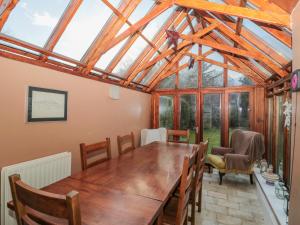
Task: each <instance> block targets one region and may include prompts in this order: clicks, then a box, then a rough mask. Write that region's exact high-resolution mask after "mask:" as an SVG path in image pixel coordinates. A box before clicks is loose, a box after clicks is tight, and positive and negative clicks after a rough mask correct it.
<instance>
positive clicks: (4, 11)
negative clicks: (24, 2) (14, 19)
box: [0, 0, 19, 30]
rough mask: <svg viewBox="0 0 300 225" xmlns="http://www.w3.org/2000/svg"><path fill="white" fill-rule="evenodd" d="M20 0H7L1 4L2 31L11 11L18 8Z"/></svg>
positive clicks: (0, 28)
mask: <svg viewBox="0 0 300 225" xmlns="http://www.w3.org/2000/svg"><path fill="white" fill-rule="evenodd" d="M18 2H19V0H6V1H3V3H2V4H0V30H2V28H3V26H4V24H5V22H6V21H7V19H8V17H9V15H10V13H11V11H12V10H13V9H14V8H15V7H16V5H17V4H18Z"/></svg>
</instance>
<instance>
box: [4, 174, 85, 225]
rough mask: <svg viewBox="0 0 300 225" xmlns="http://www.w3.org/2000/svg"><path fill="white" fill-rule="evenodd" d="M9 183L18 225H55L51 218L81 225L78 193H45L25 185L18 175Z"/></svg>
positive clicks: (11, 177) (13, 176)
mask: <svg viewBox="0 0 300 225" xmlns="http://www.w3.org/2000/svg"><path fill="white" fill-rule="evenodd" d="M9 181H10V186H11V191H12V197H13V202H14V206H15V211H16V217H17V223H18V225H24V224H28V225H36V224H52V223H53V224H55V223H54V221H52V222H50V221H51V220H49V218H50V217H55V218H59V219H65V220H67V221H68V224H69V225H80V224H81V216H80V208H79V194H78V192H75V191H72V192H70V193H69V194H67V195H58V194H53V193H49V192H45V191H42V190H39V189H35V188H33V187H31V186H29V185H27V184H25V183H24V182H22V181H21V178H20V175H17V174H15V175H12V176H10V177H9ZM29 209H31V210H29ZM33 212H37V213H36V214H34V213H33ZM42 215H45V216H44V217H43V216H42Z"/></svg>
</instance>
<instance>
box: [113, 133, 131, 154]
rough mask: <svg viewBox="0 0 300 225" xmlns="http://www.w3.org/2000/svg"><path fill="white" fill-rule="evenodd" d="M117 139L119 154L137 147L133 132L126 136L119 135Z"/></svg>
mask: <svg viewBox="0 0 300 225" xmlns="http://www.w3.org/2000/svg"><path fill="white" fill-rule="evenodd" d="M117 141H118V151H119V155H122V154H125V153H127V152H131V151H133V150H134V149H135V144H134V134H133V132H131V133H130V134H128V135H125V136H118V137H117Z"/></svg>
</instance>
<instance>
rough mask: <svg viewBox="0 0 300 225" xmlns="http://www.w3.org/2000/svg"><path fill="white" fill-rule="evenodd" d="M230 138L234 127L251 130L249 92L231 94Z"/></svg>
mask: <svg viewBox="0 0 300 225" xmlns="http://www.w3.org/2000/svg"><path fill="white" fill-rule="evenodd" d="M228 104H229V140H230V138H231V133H232V131H233V130H234V129H242V130H249V129H250V122H249V116H250V115H249V93H248V92H241V93H231V94H229V103H228Z"/></svg>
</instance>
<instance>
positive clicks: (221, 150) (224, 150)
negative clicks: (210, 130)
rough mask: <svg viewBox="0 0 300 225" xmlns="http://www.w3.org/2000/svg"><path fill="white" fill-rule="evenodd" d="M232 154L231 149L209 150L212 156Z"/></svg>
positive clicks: (218, 148)
mask: <svg viewBox="0 0 300 225" xmlns="http://www.w3.org/2000/svg"><path fill="white" fill-rule="evenodd" d="M232 152H233V149H232V148H226V147H213V148H212V149H211V154H213V155H225V154H228V153H232Z"/></svg>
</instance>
